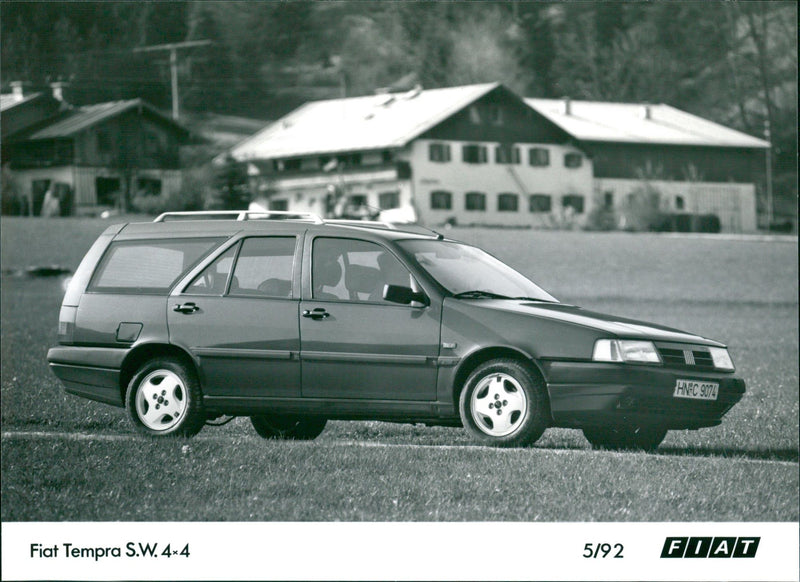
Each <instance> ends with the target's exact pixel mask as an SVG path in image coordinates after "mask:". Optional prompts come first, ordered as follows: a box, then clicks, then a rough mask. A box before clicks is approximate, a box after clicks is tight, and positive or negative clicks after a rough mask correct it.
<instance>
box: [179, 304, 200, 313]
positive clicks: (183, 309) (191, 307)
mask: <svg viewBox="0 0 800 582" xmlns="http://www.w3.org/2000/svg"><path fill="white" fill-rule="evenodd" d="M199 309H200V308H199V307H198V306H197V305H195V304H194V303H184V304H183V305H181V304H180V303H178V304H177V305H176V306H175V307H173V308H172V311H177V312H178V313H194V312H195V311H198V310H199Z"/></svg>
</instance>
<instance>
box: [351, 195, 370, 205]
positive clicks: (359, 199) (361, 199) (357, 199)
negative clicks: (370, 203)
mask: <svg viewBox="0 0 800 582" xmlns="http://www.w3.org/2000/svg"><path fill="white" fill-rule="evenodd" d="M347 203H348V204H351V205H352V206H366V205H367V195H366V194H352V195H350V196H348V197H347Z"/></svg>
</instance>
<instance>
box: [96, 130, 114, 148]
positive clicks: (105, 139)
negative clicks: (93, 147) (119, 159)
mask: <svg viewBox="0 0 800 582" xmlns="http://www.w3.org/2000/svg"><path fill="white" fill-rule="evenodd" d="M95 136H96V139H97V152H98V153H101V154H106V153H108V152H110V151H111V150H112V146H111V134H110V133H109V131H108V129H107V128H105V127H101V128H99V129H98V130H97V133H96V134H95Z"/></svg>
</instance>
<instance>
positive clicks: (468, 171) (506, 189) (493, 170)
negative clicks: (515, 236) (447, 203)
mask: <svg viewBox="0 0 800 582" xmlns="http://www.w3.org/2000/svg"><path fill="white" fill-rule="evenodd" d="M431 143H438V144H441V143H447V144H449V145H450V151H451V159H450V161H449V162H433V161H430V160H429V159H428V157H429V154H428V149H429V145H430V144H431ZM466 143H469V144H474V143H475V144H480V145H483V146H486V148H487V154H488V159H487V163H482V164H471V163H466V162H463V161H462V150H461V148H462V145H465V144H466ZM497 145H498V144H497V143H496V142H458V141H442V140H435V141H432V140H417V141H415V142H414V143H413V145H412V148H411V156H410V161H411V166H412V176H413V178H412V179H413V186H414V197H415V199H416V206H417V209H418V212H419V214H420V222H422V223H424V224H429V225H435V224H441V223H444V222H446V221H448V220H455V221H456V222H457V223H458V224H484V225H503V226H533V227H534V228H537V227H552V226H570V224H571V223H574V224H576V225H582V224H583V223H584V222H585V220H586V216H588V214H589V213H590V212H591V210H592V203H593V200H592V198H593V197H592V192H593V190H592V184H593V177H592V163H591V160H590V159H589V158H587V157H586V156H585V155H584V154H583V152H581V151H580V150H578V149H576V148H574V147H572V146H568V145H557V144H533V143H515V144H514V145H515V146H517V147H519V149H520V163H519V164H498V163H496V162H495V161H494V151H495V147H496V146H497ZM533 147H535V148H546V149H547V150H548V151H549V152H550V154H549V155H550V164H549V165H548V166H544V167H534V166H530V165H528V149H529V148H533ZM567 153H578V154H580V155H581V156H582V164H581V166H580V167H578V168H567V167H565V166H564V155H565V154H567ZM436 190H444V191H447V192H451V193H452V207H451V208H450V209H447V210H443V209H434V208H431V192H433V191H436ZM467 192H482V193H484V194H486V210H485V211H470V210H466V206H465V200H466V193H467ZM501 193H514V194H517V195H519V206H518V210H517V211H516V212H513V211H498V209H497V204H498V203H497V197H498V195H499V194H501ZM531 194H546V195H549V196H550V197H551V201H552V207H551V212H549V213H542V212H530V210H529V203H528V196H529V195H531ZM565 195H580V196H583V198H584V210H583V213H581V214H580V215H575V214H574V213H572V212H571V209H565V208H564V207H563V206H562V196H565Z"/></svg>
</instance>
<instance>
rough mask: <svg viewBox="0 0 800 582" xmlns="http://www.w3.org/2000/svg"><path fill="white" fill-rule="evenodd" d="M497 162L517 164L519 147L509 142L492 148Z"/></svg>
mask: <svg viewBox="0 0 800 582" xmlns="http://www.w3.org/2000/svg"><path fill="white" fill-rule="evenodd" d="M494 161H495V163H497V164H519V148H518V147H517V146H515V145H511V144H501V145H499V146H497V147H496V148H495V150H494Z"/></svg>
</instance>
